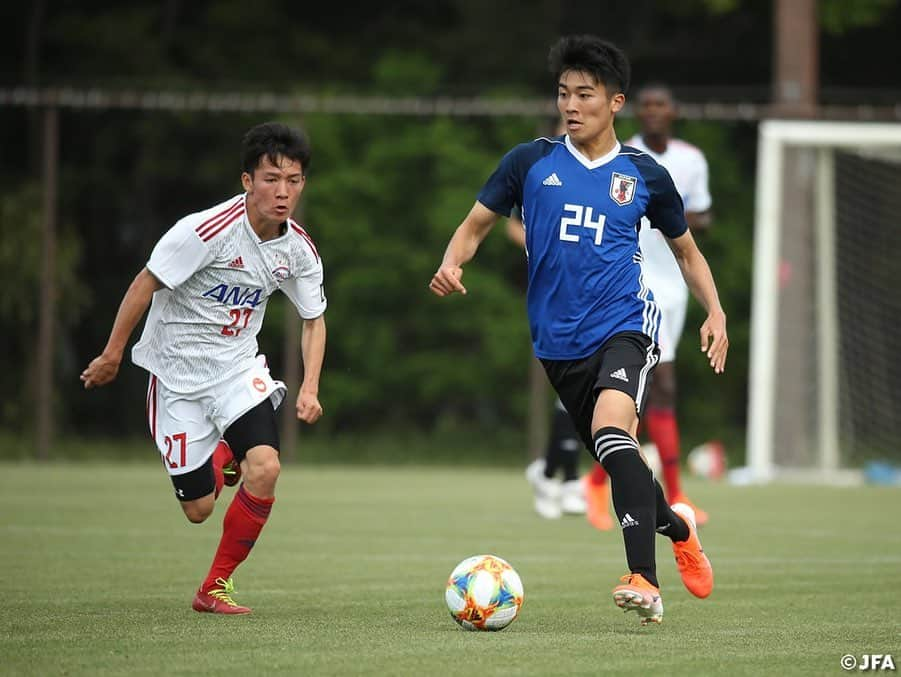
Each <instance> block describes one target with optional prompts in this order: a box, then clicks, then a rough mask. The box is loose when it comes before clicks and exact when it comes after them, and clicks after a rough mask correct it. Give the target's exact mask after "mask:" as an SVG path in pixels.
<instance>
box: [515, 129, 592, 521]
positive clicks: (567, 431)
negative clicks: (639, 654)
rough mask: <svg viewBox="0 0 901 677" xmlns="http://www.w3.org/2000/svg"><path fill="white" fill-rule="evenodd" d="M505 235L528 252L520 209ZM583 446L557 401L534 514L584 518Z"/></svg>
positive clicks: (534, 472) (534, 471)
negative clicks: (581, 459)
mask: <svg viewBox="0 0 901 677" xmlns="http://www.w3.org/2000/svg"><path fill="white" fill-rule="evenodd" d="M565 131H566V130H564V129H563V125H562V124H561V125H559V127H558V128H557V131H556V134H557V135H562V134H564V133H565ZM506 232H507V237H509V238H510V240H512V241H513V242H514V243H516V244H517V245H519V247H520V248H521V249H525V248H526V231H525V227H524V226H523V223H522V211H521V210H520V208H519V207H518V206H517V207H514V208H513V211H511V212H510V218H509V219H507V225H506ZM582 446H583V445H582V442H581V440H579V433H577V432H576V427H575V426H574V425H573V422H572V419H571V418H570V416H569V413H567V411H566V407H564V406H563V403H562V402H561V401H560V398H557V400H556V402H555V403H554V411H553V415H552V418H551V431H550V435H549V437H548V441H547V446H546V447H545V452H544V456H542V457H539V458H536V459H535V460H533V461H532V462H531V463H529V465H528V467H526V479H527V480H528V481H529V484H531V485H532V490H533V491H534V493H535V502H534V505H535V512H537V513H538V514H539V515H541V516H542V517H544V518H545V519H557V518H559V517H561V516H562V515H563V514H567V515H584V514H585V512H586V510H587V504H586V502H585V489H584V486H583V482H582V480H581V479H580V477H579V458H580V456H581V453H580V451H581V449H582ZM558 473H560V475H561V477H560V478H558V477H557V474H558ZM608 519H610V518H609V517H608Z"/></svg>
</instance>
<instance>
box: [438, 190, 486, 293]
mask: <svg viewBox="0 0 901 677" xmlns="http://www.w3.org/2000/svg"><path fill="white" fill-rule="evenodd" d="M497 219H498V215H497V214H496V213H495V212H493V211H491V210H490V209H488V207H486V206H485V205H483V204H482V203H481V202H478V201H477V202H476V203H475V204H474V205H473V206H472V209H471V210H470V211H469V214H467V215H466V218H465V219H463V223H461V224H460V225H459V226H458V227H457V230H456V231H454V234H453V237H451V239H450V242H449V243H448V245H447V249H446V250H445V252H444V259H443V260H442V261H441V266H439V268H438V271H437V272H436V273H435V274H434V275H433V276H432V281H431V282H430V283H429V289H431V290H432V292H433V293H434V294H436V295H437V296H447V295H448V294H453V293H454V292H460V293H461V294H465V293H466V287H464V286H463V283H462V282H461V281H460V279H461V278H462V277H463V266H464V265H466V264H467V263H469V262H470V261H471V260H472V258H473V257H474V256H475V255H476V251H478V249H479V245H480V244H482V240H484V239H485V237H487V235H488V233H489V232H491V228H492V226H494V224H495V222H496V221H497Z"/></svg>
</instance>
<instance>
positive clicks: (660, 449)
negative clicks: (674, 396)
mask: <svg viewBox="0 0 901 677" xmlns="http://www.w3.org/2000/svg"><path fill="white" fill-rule="evenodd" d="M645 423H646V425H647V430H648V436H649V437H650V438H651V441H652V442H653V443H654V444H656V445H657V453H659V454H660V465H661V466H663V483H664V484H665V485H666V495H667V496H669V497H670V500H672V499H673V498H675V497H676V496H679V495H680V494H681V493H682V487H681V486H680V485H679V426H678V425H677V424H676V413H675V412H674V411H673V410H672V409H660V408H656V407H648V411H647V414H646V416H645Z"/></svg>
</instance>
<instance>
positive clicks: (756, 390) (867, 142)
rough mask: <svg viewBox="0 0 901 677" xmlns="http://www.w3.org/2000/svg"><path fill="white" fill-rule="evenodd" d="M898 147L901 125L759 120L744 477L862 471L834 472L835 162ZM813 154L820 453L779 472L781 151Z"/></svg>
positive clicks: (840, 477)
mask: <svg viewBox="0 0 901 677" xmlns="http://www.w3.org/2000/svg"><path fill="white" fill-rule="evenodd" d="M886 145H890V146H897V147H901V124H894V123H866V122H864V123H860V122H825V121H811V120H803V121H802V120H764V121H762V122H761V123H760V127H759V131H758V146H757V176H756V188H755V191H756V192H755V198H754V204H755V214H754V261H753V281H752V284H753V288H752V297H751V343H750V367H749V380H748V429H747V465H748V470H749V471H750V477H749V479H750V480H751V481H756V482H769V481H773V480H776V479H800V480H804V481H815V482H824V483H839V484H844V483H853V482H857V481H859V479H860V472H859V471H853V470H849V469H846V468H842V467H841V466H840V453H839V451H840V450H839V383H838V358H839V325H838V295H837V294H838V290H837V285H836V268H835V262H836V258H835V257H836V252H835V194H834V190H833V183H834V176H835V164H834V161H835V156H834V151H835V150H837V149H843V148H844V149H866V148H874V147H882V146H886ZM793 147H794V148H811V149H816V150H817V151H818V152H817V157H816V164H817V172H816V182H815V185H814V223H813V234H814V239H815V243H816V248H817V256H816V257H815V263H814V271H815V272H814V275H815V279H816V285H815V286H816V304H817V308H818V309H819V312H818V314H817V332H818V339H819V347H820V349H819V350H818V353H817V368H818V370H819V374H820V378H821V383H820V388H819V389H818V392H817V412H818V417H817V418H818V430H817V432H816V434H817V437H818V440H817V442H818V446H817V448H818V454H817V466H816V467H814V468H805V469H803V470H802V469H797V468H784V467H778V466H776V464H775V463H774V453H773V452H774V440H773V430H774V418H775V417H774V413H775V410H774V407H775V406H776V405H775V402H776V401H777V398H776V390H775V389H776V384H777V379H776V368H777V367H776V364H777V362H776V346H777V338H778V332H779V326H778V323H779V302H780V300H779V289H778V280H779V261H780V243H781V240H782V219H781V214H780V211H781V206H782V200H783V180H782V176H783V166H784V160H785V152H786V149H787V148H793Z"/></svg>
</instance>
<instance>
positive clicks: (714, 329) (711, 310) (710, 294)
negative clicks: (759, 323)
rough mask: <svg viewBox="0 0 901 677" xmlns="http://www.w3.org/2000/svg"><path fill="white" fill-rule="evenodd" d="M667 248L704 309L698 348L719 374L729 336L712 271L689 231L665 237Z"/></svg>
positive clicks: (724, 359) (726, 350)
mask: <svg viewBox="0 0 901 677" xmlns="http://www.w3.org/2000/svg"><path fill="white" fill-rule="evenodd" d="M667 242H668V243H669V246H670V249H672V251H673V255H674V256H675V257H676V261H677V262H678V263H679V268H680V269H681V270H682V277H684V278H685V282H686V283H687V284H688V288H689V289H691V293H692V294H693V295H694V297H695V298H696V299H697V300H698V301H699V302H700V304H701V306H703V308H704V310H706V311H707V319H706V320H704V324H702V325H701V351H702V352H705V353H707V357H708V359H709V360H710V366H711V367H713V370H714V371H715V372H716V373H717V374H720V373H722V372H723V370H724V369H725V368H726V353H727V352H728V350H729V338H728V336H727V335H726V313H725V312H723V308H722V306H721V305H720V300H719V295H718V294H717V291H716V284H715V283H714V281H713V273H711V272H710V266H708V265H707V259H705V258H704V255H703V254H702V253H701V250H700V249H698V245H697V244H695V241H694V238H693V237H692V235H691V231H690V230H686V231H685V232H684V233H683V234H682V235H680V236H679V237H676V238H673V239H670V238H667Z"/></svg>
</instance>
